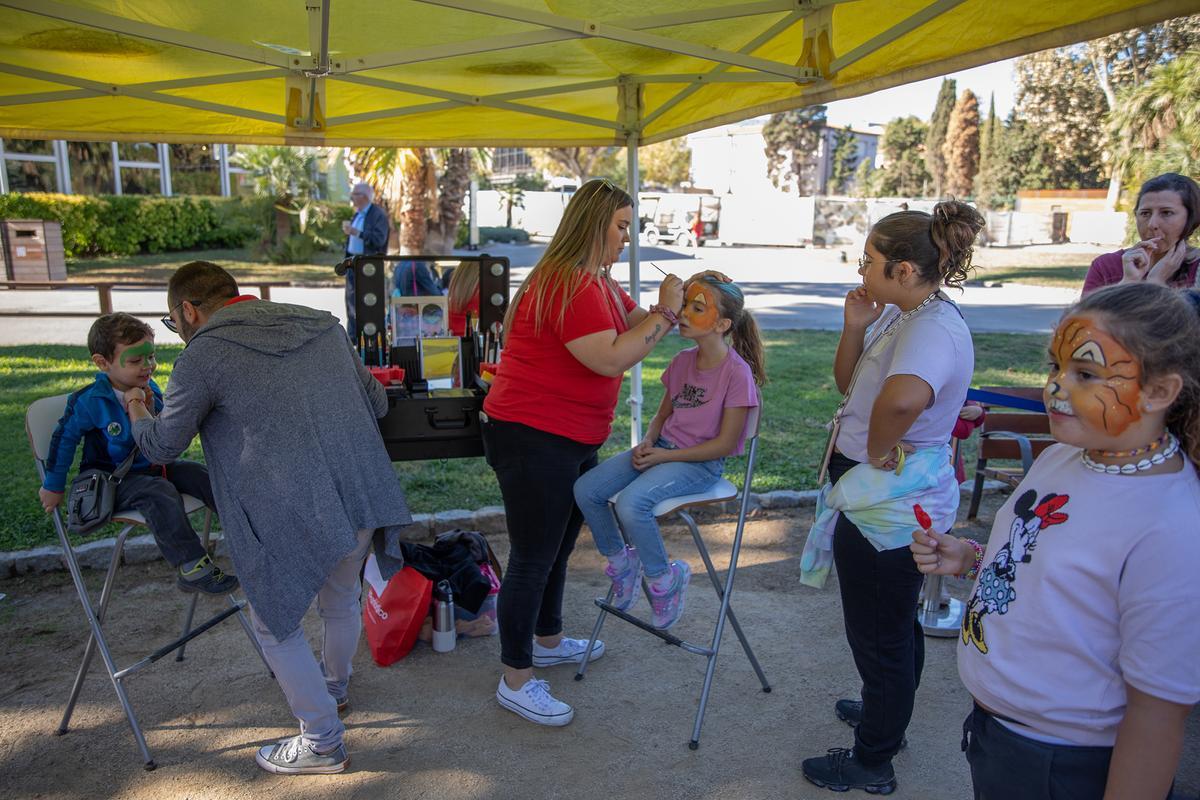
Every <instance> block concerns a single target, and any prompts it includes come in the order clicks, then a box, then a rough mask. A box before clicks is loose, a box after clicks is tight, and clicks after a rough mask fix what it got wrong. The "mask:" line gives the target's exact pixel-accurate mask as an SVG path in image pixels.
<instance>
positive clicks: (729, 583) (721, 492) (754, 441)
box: [575, 397, 771, 750]
mask: <svg viewBox="0 0 1200 800" xmlns="http://www.w3.org/2000/svg"><path fill="white" fill-rule="evenodd" d="M761 410H762V398H761V397H760V398H759V405H758V407H756V408H753V409H751V411H750V414H749V419H748V420H747V421H746V429H747V430H749V431H752V435H751V436H750V437H749V438H748V439H747V440H746V452H747V456H746V474H745V479H744V480H743V482H742V491H741V492H739V491H738V490H737V487H736V486H734V485H733V484H732V483H730V482H729V481H728V480H726V479H725V478H721V479H720V480H719V481H717V483H716V485H714V486H713V487H712V488H711V489H709V490H708V491H706V492H702V493H700V494H689V495H682V496H680V497H672V498H669V499H667V500H663V501H662V502H660V503H659V504H658V505H656V506H655V507H654V516H655V517H656V518H660V519H661V518H662V517H665V516H667V515H669V514H672V513H674V514H675V515H676V516H678V517H679V518H680V519H682V520H683V521H684V523H686V524H687V526H688V530H690V531H691V532H692V540H693V541H694V542H695V543H696V549H697V550H698V551H700V558H701V559H702V560H703V561H704V569H705V570H706V571H707V572H708V577H709V579H710V580H711V581H712V585H713V589H714V590H715V591H716V593H717V597H718V599H720V601H721V607H720V611H719V612H718V613H717V624H716V627H715V629H714V630H713V635H712V641H711V643H710V644H708V645H707V646H705V645H700V644H693V643H691V642H687V641H684V640H683V639H680V638H678V637H677V636H674V635H672V634H671V633H670V632H669V631H662V630H658V629H657V628H655V627H653V626H652V625H650V623H648V622H646V621H645V620H642V619H639V618H638V617H635V616H633V615H632V614H629V613H626V612H624V611H621V610H619V609H617V608H615V607H614V606H613V605H612V599H613V590H612V587H609V590H608V595H607V596H606V597H605V598H604V599H603V600H601V599H599V598H597V599H596V605H597V606H598V607H599V608H600V614H599V616H597V617H596V624H595V626H594V627H593V628H592V638H591V639H590V640H589V641H588V646H587V653H586V654H585V655H584V658H583V661H582V663H581V664H580V665H579V671H578V672H576V673H575V680H577V681H581V680H583V676H584V672H586V670H587V666H588V659H589V658H591V654H592V648H593V647H595V645H596V639H597V638H599V636H600V629H601V627H603V626H604V619H605V617H606V616H608V615H609V614H612V615H614V616H616V617H619V618H620V619H623V620H625V621H626V622H628V623H630V624H631V625H636V626H637V627H639V628H641V629H642V630H644V631H646V632H647V633H650V634H653V635H655V636H657V637H658V638H659V639H662V640H663V641H664V642H666V643H667V644H673V645H675V646H676V647H679V648H681V649H683V650H686V651H687V652H689V653H695V654H696V655H700V656H704V657H705V658H707V659H708V667H707V669H706V670H705V672H704V684H703V686H702V687H701V689H700V704H699V707H698V708H697V709H696V722H695V725H694V726H693V728H692V738H691V741H689V742H688V747H689V748H691V749H692V750H695V749H696V748H698V747H699V746H700V727H701V726H702V725H703V724H704V711H705V708H706V707H707V706H708V695H709V691H710V689H711V688H712V681H713V673H714V672H715V670H716V668H717V652H718V651H719V650H720V649H721V635H722V634H723V633H724V631H725V620H726V618H728V619H729V624H730V625H731V626H733V632H734V633H735V634H737V638H738V641H739V642H741V643H742V650H744V651H745V653H746V657H747V658H748V659H750V666H752V667H753V668H754V672H755V674H756V675H758V680H759V682H760V683H761V684H762V690H763V691H764V692H770V691H771V685H770V684H769V683H767V676H766V675H764V674H763V671H762V667H760V666H759V664H758V659H757V658H755V656H754V651H753V650H752V649H751V648H750V643H749V642H748V641H746V635H745V633H743V632H742V626H741V625H739V624H738V621H737V616H736V615H735V614H734V613H733V607H732V606H731V604H730V596H731V595H732V594H733V579H734V577H735V576H736V575H737V565H738V555H739V553H740V552H741V548H742V533H743V531H744V530H745V527H746V513H747V511H748V510H749V505H750V483H751V480H752V479H753V477H754V460H755V456H756V455H757V451H758V430H759V422H760V419H761V416H762V415H761ZM619 496H620V494H619V493H618V494H617V495H615V496H613V497H612V499H611V500H610V501H609V502H615V501H616V499H617V497H619ZM727 500H737V501H738V520H737V530H736V531H735V532H734V535H733V549H732V551H731V553H730V556H729V571H728V573H727V575H726V576H725V581H724V583H723V584H722V581H721V579H720V577H719V576H718V575H717V570H716V567H714V566H713V562H712V559H711V558H710V557H709V555H708V548H707V547H706V546H705V544H704V539H703V538H702V537H701V536H700V530H699V529H698V528H697V527H696V520H695V519H693V518H692V515H691V514H690V513H688V509H689V508H696V507H699V506H707V505H712V504H713V503H723V502H725V501H727ZM621 536H622V538H625V533H624V531H622V532H621ZM626 543H628V542H626ZM642 591H643V592H644V593H645V595H646V599H647V600H649V599H650V586H649V584H648V583H647V582H646V580H645V578H643V579H642Z"/></svg>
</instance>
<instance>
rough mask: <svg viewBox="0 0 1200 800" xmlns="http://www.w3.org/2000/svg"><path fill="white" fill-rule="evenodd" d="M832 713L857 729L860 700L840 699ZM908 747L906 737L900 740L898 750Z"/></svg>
mask: <svg viewBox="0 0 1200 800" xmlns="http://www.w3.org/2000/svg"><path fill="white" fill-rule="evenodd" d="M833 713H835V714H837V718H838V719H840V720H841V721H842V722H844V723H846V724H847V725H849V726H850V727H851V728H855V727H858V724H859V723H861V722H862V700H849V699H846V698H842V699H841V700H838V701H837V702H836V703H834V704H833ZM906 747H908V737H905V738H903V739H901V740H900V749H901V750H903V749H904V748H906Z"/></svg>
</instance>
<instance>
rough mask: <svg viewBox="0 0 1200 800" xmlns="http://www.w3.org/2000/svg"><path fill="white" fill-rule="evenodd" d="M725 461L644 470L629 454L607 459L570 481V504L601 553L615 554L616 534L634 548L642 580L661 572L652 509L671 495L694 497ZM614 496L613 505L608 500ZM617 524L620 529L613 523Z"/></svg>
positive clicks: (663, 556)
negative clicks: (643, 575)
mask: <svg viewBox="0 0 1200 800" xmlns="http://www.w3.org/2000/svg"><path fill="white" fill-rule="evenodd" d="M654 446H655V447H665V448H668V449H671V450H674V449H675V446H674V445H673V444H671V443H670V442H668V441H667V440H666V439H662V438H660V439H659V440H658V441H657V442H655V445H654ZM724 463H725V459H723V458H717V459H713V460H712V461H668V462H666V463H664V464H655V465H654V466H653V467H651V468H650V469H648V470H646V471H645V472H638V471H637V470H636V469H634V468H633V451H632V450H627V451H625V452H624V453H621V454H620V455H617V456H613V457H612V458H610V459H608V460H607V461H605V462H603V463H602V464H600V465H599V466H597V467H595V468H593V469H591V470H589V471H588V472H586V473H584V474H583V475H582V476H580V478H579V480H578V481H576V482H575V502H576V503H578V504H579V508H580V510H581V511H583V518H584V519H585V520H587V524H588V527H589V528H591V529H592V539H593V540H594V541H595V542H596V549H598V550H599V551H600V553H601V555H605V556H610V557H611V556H615V555H617V554H618V553H620V552H621V550H622V548H623V547H624V546H625V540H624V539H622V538H621V531H622V530H624V531H625V535H626V536H627V537H629V543H630V544H631V545H633V546H634V547H636V548H637V551H638V556H639V557H640V558H641V560H642V567H643V569H644V571H645V573H646V577H647V578H654V577H657V576H659V575H662V574H663V573H664V572H666V571H667V550H666V548H665V547H663V540H662V534H661V533H660V532H659V530H658V521H657V520H656V519H655V518H654V507H655V506H656V505H658V504H659V503H661V502H662V501H663V500H666V499H668V498H671V497H680V496H681V495H685V494H696V493H697V492H703V491H704V490H705V489H708V488H710V487H711V486H712V485H713V484H714V483H716V482H717V481H718V480H720V479H721V470H722V468H723V466H724ZM617 492H620V493H621V496H620V497H619V498H618V499H617V502H616V503H615V509H616V516H614V515H613V509H614V505H610V504H609V502H608V500H609V498H610V497H612V496H613V495H614V494H616V493H617ZM618 520H620V526H621V527H620V528H619V529H618V527H617V521H618Z"/></svg>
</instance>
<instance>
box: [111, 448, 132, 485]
mask: <svg viewBox="0 0 1200 800" xmlns="http://www.w3.org/2000/svg"><path fill="white" fill-rule="evenodd" d="M137 455H138V448H137V445H136V444H135V445H134V446H133V449H132V450H130V451H129V455H128V456H126V457H125V460H124V461H122V462H121V466H119V467H117V468H116V469H114V470H113V473H112V477H113V480H114V481H116V482H117V483H120V482H121V481H122V480H123V479H124V478H125V476H126V475H128V474H129V470H130V469H131V468H132V467H133V462H134V460H136V459H137Z"/></svg>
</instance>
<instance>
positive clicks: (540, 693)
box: [496, 642, 587, 727]
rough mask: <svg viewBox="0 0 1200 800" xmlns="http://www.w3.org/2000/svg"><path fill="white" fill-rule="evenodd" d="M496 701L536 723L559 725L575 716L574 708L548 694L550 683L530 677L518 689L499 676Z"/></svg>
mask: <svg viewBox="0 0 1200 800" xmlns="http://www.w3.org/2000/svg"><path fill="white" fill-rule="evenodd" d="M584 645H587V642H584ZM496 701H497V702H499V703H500V705H502V706H504V707H505V708H507V709H508V710H509V711H511V712H513V713H514V714H520V715H521V716H522V717H524V718H525V719H527V720H529V721H530V722H536V723H537V724H538V725H549V726H551V727H561V726H563V725H566V724H567V723H568V722H570V721H571V720H572V719H574V718H575V709H573V708H571V707H570V706H569V705H567V704H566V703H563V702H560V701H558V700H555V699H554V696H553V695H551V694H550V684H549V683H547V682H546V681H539V680H538V679H536V678H530V679H529V680H528V681H526V682H525V685H524V686H522V687H521V688H520V689H510V688H508V684H507V683H505V682H504V677H503V676H501V678H500V685H499V686H498V687H496Z"/></svg>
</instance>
